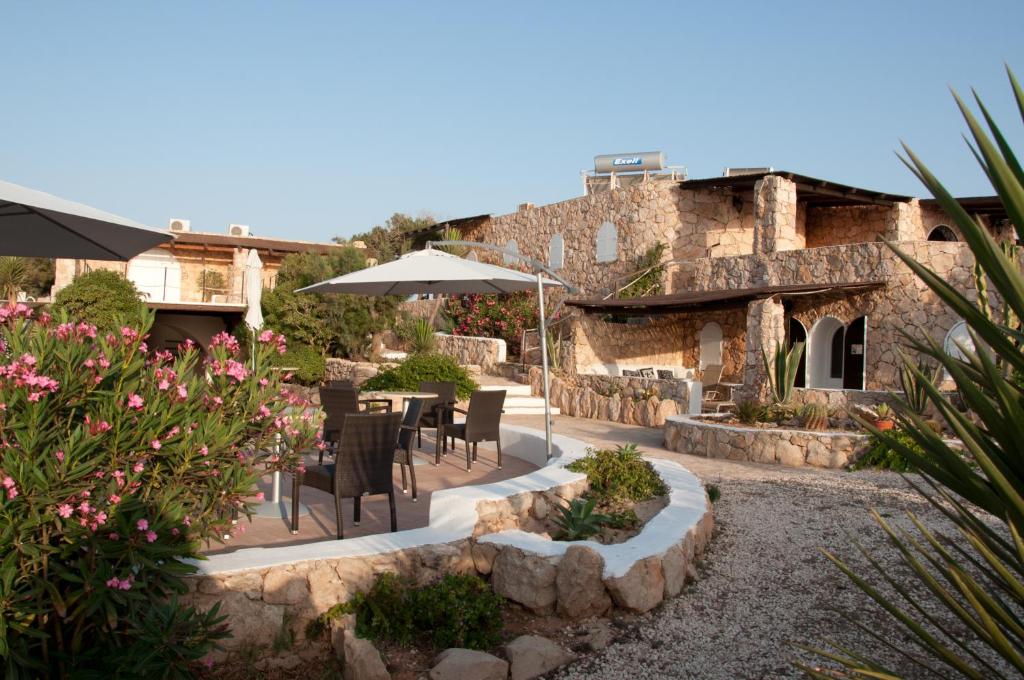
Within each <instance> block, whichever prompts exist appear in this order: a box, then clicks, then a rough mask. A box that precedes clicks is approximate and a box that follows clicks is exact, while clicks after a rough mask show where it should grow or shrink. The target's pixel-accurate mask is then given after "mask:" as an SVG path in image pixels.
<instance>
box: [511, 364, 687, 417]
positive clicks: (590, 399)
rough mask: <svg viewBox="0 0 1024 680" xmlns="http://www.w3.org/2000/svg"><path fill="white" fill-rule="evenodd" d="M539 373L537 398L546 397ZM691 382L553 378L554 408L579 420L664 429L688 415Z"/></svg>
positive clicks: (536, 374)
mask: <svg viewBox="0 0 1024 680" xmlns="http://www.w3.org/2000/svg"><path fill="white" fill-rule="evenodd" d="M539 373H540V371H531V376H530V377H531V379H532V382H533V392H534V394H543V391H542V389H541V385H540V381H541V378H540V375H539ZM693 385H694V383H692V382H690V381H688V380H652V379H647V378H620V377H614V376H604V375H573V374H563V375H552V376H551V406H552V407H557V408H559V409H561V413H562V414H564V415H568V416H576V417H579V418H593V419H595V420H608V421H611V422H616V423H626V424H627V425H643V426H645V427H661V426H662V425H664V424H665V419H666V418H667V417H669V416H673V415H675V414H677V413H687V410H688V404H689V403H690V389H691V388H692V387H693Z"/></svg>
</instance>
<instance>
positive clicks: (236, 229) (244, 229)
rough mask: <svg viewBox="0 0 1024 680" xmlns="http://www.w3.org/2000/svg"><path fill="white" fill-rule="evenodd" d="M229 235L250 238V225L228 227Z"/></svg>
mask: <svg viewBox="0 0 1024 680" xmlns="http://www.w3.org/2000/svg"><path fill="white" fill-rule="evenodd" d="M228 233H229V234H231V235H232V236H248V235H249V225H248V224H232V225H231V226H229V227H228Z"/></svg>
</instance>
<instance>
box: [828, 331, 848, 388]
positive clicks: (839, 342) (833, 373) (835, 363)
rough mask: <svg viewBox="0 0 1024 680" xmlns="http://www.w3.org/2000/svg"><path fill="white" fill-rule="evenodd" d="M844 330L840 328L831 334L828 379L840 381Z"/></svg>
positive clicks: (844, 337) (843, 350) (843, 351)
mask: <svg viewBox="0 0 1024 680" xmlns="http://www.w3.org/2000/svg"><path fill="white" fill-rule="evenodd" d="M845 340H846V329H845V328H843V327H842V326H840V327H839V328H837V329H836V332H835V333H833V334H832V354H831V356H830V357H829V368H828V375H829V377H830V378H836V379H842V377H843V355H844V353H845V347H844V345H845Z"/></svg>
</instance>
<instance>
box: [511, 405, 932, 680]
mask: <svg viewBox="0 0 1024 680" xmlns="http://www.w3.org/2000/svg"><path fill="white" fill-rule="evenodd" d="M524 424H525V421H524ZM530 424H531V425H533V423H532V422H531V423H530ZM556 431H558V432H562V433H565V434H568V435H570V436H576V437H580V438H589V440H590V441H594V442H595V443H611V444H614V443H620V442H623V441H638V442H639V443H640V444H641V445H642V447H643V448H644V450H645V451H646V452H647V453H648V454H650V455H654V456H658V457H665V458H671V459H673V460H677V461H678V462H680V463H682V464H683V465H685V466H686V467H688V468H689V469H690V470H692V471H693V472H694V473H696V474H697V475H698V476H699V477H700V478H701V479H702V480H703V481H704V482H705V483H709V484H717V485H718V486H719V488H720V489H721V493H722V495H721V498H720V499H719V501H718V502H717V503H716V505H715V525H716V530H715V536H714V539H713V540H712V542H711V546H710V548H709V550H708V552H707V553H706V555H705V558H704V561H703V564H702V565H701V567H700V568H699V570H698V572H699V576H698V578H697V580H696V581H695V582H693V583H692V584H690V585H689V586H688V587H687V589H686V590H685V591H684V592H683V593H682V594H681V595H680V596H679V597H677V598H675V599H673V600H670V601H669V602H667V603H666V604H665V605H663V606H662V607H660V608H659V609H657V610H655V611H653V612H650V613H648V614H647V615H644V616H642V617H639V619H638V621H637V625H636V626H635V627H634V628H632V629H631V630H630V631H629V632H628V633H627V634H626V635H625V636H623V637H622V638H620V639H619V640H618V641H617V642H615V643H614V644H613V645H612V646H610V647H609V648H607V649H606V650H604V651H603V652H601V653H599V654H595V655H593V656H591V657H589V658H586V659H584V660H582V661H580V662H578V663H576V664H574V665H573V666H571V667H569V668H568V669H566V670H565V671H563V672H562V673H561V674H560V675H559V676H558V677H559V678H565V679H568V678H608V679H612V678H630V680H638V679H639V678H701V679H712V678H788V677H803V674H802V672H800V671H799V670H798V669H796V668H795V667H794V666H793V661H794V660H795V659H797V658H803V659H804V660H805V661H811V657H809V656H807V655H804V654H803V653H802V652H801V651H800V650H798V649H796V648H795V647H794V646H793V644H792V643H793V642H803V643H808V644H815V645H822V644H824V643H826V642H827V641H830V640H833V641H837V642H839V643H841V644H848V645H851V646H853V647H855V648H858V649H860V650H866V649H870V648H871V647H872V646H873V644H876V643H873V642H872V641H871V639H870V638H869V637H867V636H866V635H864V634H862V633H859V632H858V631H857V630H856V629H855V628H854V627H853V626H852V625H850V623H849V622H848V620H847V619H848V618H849V617H851V616H855V617H857V618H858V619H859V620H861V621H863V622H866V623H868V624H869V625H871V624H873V623H879V624H880V623H882V622H885V621H887V619H886V618H885V617H884V616H882V615H880V614H879V613H878V610H877V609H876V608H875V607H874V606H873V605H872V604H871V603H870V601H869V600H868V599H867V598H866V596H864V595H863V594H862V593H861V592H860V591H859V590H858V589H857V588H856V587H855V586H853V585H852V584H851V583H850V582H849V581H848V580H847V579H846V577H845V576H843V575H842V573H841V572H839V570H838V569H836V568H835V567H834V566H832V564H831V563H830V562H828V560H827V559H826V558H825V557H824V556H823V555H822V554H821V552H820V549H821V548H825V549H826V550H829V551H832V552H834V553H836V554H837V555H839V556H841V557H842V558H844V559H845V560H846V561H847V562H848V563H850V564H852V565H865V562H864V560H863V558H861V556H860V554H859V552H858V551H857V549H856V547H855V546H854V544H853V538H854V537H856V540H858V541H859V542H861V544H862V545H864V546H865V547H867V548H868V549H870V550H871V551H872V552H873V553H874V554H875V555H876V557H880V558H881V559H882V561H883V563H891V562H890V561H891V560H892V558H893V555H892V552H893V551H892V549H891V548H890V547H889V546H888V545H887V543H886V541H885V538H884V534H883V533H882V531H881V530H880V529H879V528H878V527H877V526H876V525H875V524H874V522H873V520H872V518H871V517H870V516H869V514H868V508H869V507H873V508H876V509H877V510H878V511H879V512H880V513H882V515H883V517H886V519H887V520H889V521H890V522H892V523H895V524H898V525H900V526H908V525H909V522H907V521H906V518H905V511H906V510H913V511H914V512H915V513H917V514H918V515H919V516H921V517H922V518H924V519H925V520H926V521H927V523H928V524H929V525H931V526H933V527H935V526H938V525H939V524H940V523H941V522H942V520H941V519H940V518H939V517H940V516H939V513H938V512H937V511H935V510H934V509H933V508H931V507H930V506H928V505H927V503H925V502H924V501H923V500H922V499H921V498H920V497H919V496H918V495H917V494H916V492H914V491H913V490H912V489H909V488H908V487H907V486H906V484H905V482H904V481H903V480H902V479H901V478H900V477H899V476H898V475H895V474H892V473H880V472H870V471H865V472H844V471H831V470H819V469H796V468H784V467H781V466H767V465H756V464H746V463H734V462H730V461H716V460H708V459H705V458H700V457H695V456H689V455H682V454H677V453H672V452H669V451H666V450H664V449H662V448H661V446H660V442H659V441H658V440H659V438H660V431H658V430H650V429H645V428H635V427H634V428H630V427H628V426H616V425H612V424H609V423H600V422H595V421H581V420H576V419H570V418H562V419H559V420H558V422H557V425H556ZM862 573H866V572H865V571H862Z"/></svg>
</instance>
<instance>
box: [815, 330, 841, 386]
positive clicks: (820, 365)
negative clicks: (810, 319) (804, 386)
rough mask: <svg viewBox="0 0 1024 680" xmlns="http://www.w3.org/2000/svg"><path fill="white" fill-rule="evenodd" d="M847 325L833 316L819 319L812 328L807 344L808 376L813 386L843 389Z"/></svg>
mask: <svg viewBox="0 0 1024 680" xmlns="http://www.w3.org/2000/svg"><path fill="white" fill-rule="evenodd" d="M845 340H846V327H845V326H843V324H842V323H841V322H840V321H839V319H836V318H835V317H832V316H826V317H823V318H821V319H819V320H818V322H817V323H816V324H814V328H812V329H811V340H810V342H809V343H808V345H807V365H808V367H809V373H810V375H809V376H808V377H809V378H810V383H811V385H810V386H811V387H823V388H826V389H841V388H842V387H843V345H844V342H845Z"/></svg>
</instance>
